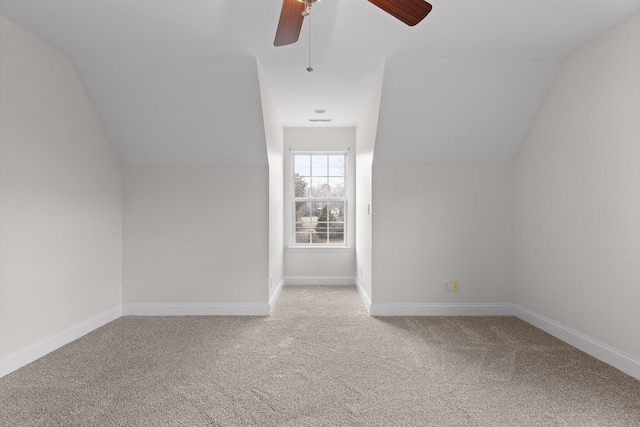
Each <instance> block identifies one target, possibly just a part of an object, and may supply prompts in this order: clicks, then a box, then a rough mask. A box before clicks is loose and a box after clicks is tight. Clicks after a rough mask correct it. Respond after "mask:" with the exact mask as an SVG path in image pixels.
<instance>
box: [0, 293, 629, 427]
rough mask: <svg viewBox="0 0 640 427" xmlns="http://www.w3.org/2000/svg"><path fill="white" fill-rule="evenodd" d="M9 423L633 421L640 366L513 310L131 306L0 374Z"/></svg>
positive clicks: (356, 303) (314, 303)
mask: <svg viewBox="0 0 640 427" xmlns="http://www.w3.org/2000/svg"><path fill="white" fill-rule="evenodd" d="M0 425H2V426H11V427H13V426H31V425H41V426H153V427H158V426H243V425H258V426H297V427H299V426H581V427H583V426H607V427H610V426H634V427H637V426H640V381H637V380H635V379H633V378H631V377H629V376H626V375H624V374H622V373H621V372H619V371H617V370H616V369H614V368H611V367H609V366H607V365H605V364H603V363H601V362H599V361H597V360H595V359H593V358H591V357H590V356H587V355H585V354H584V353H582V352H580V351H578V350H576V349H574V348H572V347H570V346H568V345H566V344H563V343H562V342H560V341H558V340H556V339H555V338H552V337H551V336H549V335H547V334H546V333H544V332H542V331H540V330H538V329H536V328H534V327H532V326H530V325H528V324H526V323H524V322H522V321H520V320H518V319H515V318H512V317H394V318H372V317H369V316H368V315H367V313H366V312H365V310H364V308H363V306H362V303H361V301H360V299H359V297H358V295H357V292H356V290H355V289H354V288H353V287H340V286H316V287H313V286H301V287H286V288H285V289H284V290H283V292H282V295H281V297H280V301H279V302H278V305H277V307H276V310H275V312H274V314H273V315H272V316H271V317H264V318H260V317H123V318H120V319H118V320H116V321H114V322H112V323H110V324H108V325H106V326H104V327H102V328H100V329H98V330H96V331H94V332H92V333H91V334H89V335H87V336H85V337H83V338H81V339H79V340H77V341H75V342H73V343H71V344H69V345H67V346H65V347H63V348H61V349H59V350H57V351H55V352H53V353H51V354H49V355H47V356H45V357H44V358H42V359H40V360H38V361H36V362H34V363H32V364H30V365H28V366H26V367H24V368H22V369H20V370H18V371H16V372H14V373H12V374H9V375H7V376H5V377H4V378H0Z"/></svg>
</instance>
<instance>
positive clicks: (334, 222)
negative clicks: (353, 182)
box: [293, 153, 347, 246]
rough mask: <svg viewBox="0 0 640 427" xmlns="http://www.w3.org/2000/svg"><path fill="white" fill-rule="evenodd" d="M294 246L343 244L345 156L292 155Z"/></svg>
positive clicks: (344, 233)
mask: <svg viewBox="0 0 640 427" xmlns="http://www.w3.org/2000/svg"><path fill="white" fill-rule="evenodd" d="M293 178H294V179H293V180H294V197H293V199H294V233H293V243H294V245H302V246H305V245H311V246H318V245H324V246H327V245H334V246H335V245H339V246H344V245H346V243H347V242H346V227H345V224H346V222H345V218H346V206H347V200H346V194H347V193H346V154H345V153H313V154H311V153H304V154H302V153H294V154H293Z"/></svg>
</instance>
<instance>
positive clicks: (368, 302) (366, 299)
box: [355, 279, 371, 315]
mask: <svg viewBox="0 0 640 427" xmlns="http://www.w3.org/2000/svg"><path fill="white" fill-rule="evenodd" d="M355 282H356V289H357V290H358V295H360V299H361V300H362V303H363V304H364V306H365V307H366V309H367V312H368V313H369V314H370V315H371V298H369V295H367V293H366V292H365V291H364V288H363V287H362V283H360V281H359V280H358V279H355Z"/></svg>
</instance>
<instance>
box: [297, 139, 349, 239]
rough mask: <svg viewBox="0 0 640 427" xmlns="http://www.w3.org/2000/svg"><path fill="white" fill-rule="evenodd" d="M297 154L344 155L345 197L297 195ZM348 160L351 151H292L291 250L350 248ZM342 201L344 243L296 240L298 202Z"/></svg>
mask: <svg viewBox="0 0 640 427" xmlns="http://www.w3.org/2000/svg"><path fill="white" fill-rule="evenodd" d="M296 155H310V156H314V155H319V156H322V155H342V156H344V190H345V195H344V197H296V190H295V181H296V180H295V174H296V172H295V169H296V162H295V156H296ZM348 160H349V151H322V150H314V151H291V167H290V168H289V169H290V171H289V191H290V194H291V197H290V199H291V224H290V230H291V242H290V245H289V250H305V251H309V250H311V251H313V250H320V251H322V250H349V249H350V247H349V238H348V236H349V232H348V230H349V188H348V182H349V178H348V167H349V165H348ZM309 201H311V202H313V201H318V202H325V201H326V202H329V203H331V202H342V203H344V229H343V233H344V242H343V243H297V242H296V202H309Z"/></svg>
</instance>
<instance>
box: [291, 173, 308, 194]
mask: <svg viewBox="0 0 640 427" xmlns="http://www.w3.org/2000/svg"><path fill="white" fill-rule="evenodd" d="M294 184H295V197H309V194H310V191H311V179H310V178H309V177H306V176H300V175H298V174H297V173H296V175H295V183H294Z"/></svg>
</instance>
